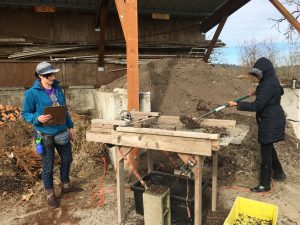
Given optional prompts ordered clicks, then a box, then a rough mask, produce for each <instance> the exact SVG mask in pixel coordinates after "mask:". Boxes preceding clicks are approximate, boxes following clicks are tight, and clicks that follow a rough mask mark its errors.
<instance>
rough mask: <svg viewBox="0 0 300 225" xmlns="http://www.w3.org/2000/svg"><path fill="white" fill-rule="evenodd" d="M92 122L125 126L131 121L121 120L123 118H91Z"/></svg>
mask: <svg viewBox="0 0 300 225" xmlns="http://www.w3.org/2000/svg"><path fill="white" fill-rule="evenodd" d="M91 123H92V124H110V125H118V126H127V125H129V124H130V123H131V122H130V121H123V120H105V119H93V120H91Z"/></svg>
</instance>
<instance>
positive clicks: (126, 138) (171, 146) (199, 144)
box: [111, 131, 212, 156]
mask: <svg viewBox="0 0 300 225" xmlns="http://www.w3.org/2000/svg"><path fill="white" fill-rule="evenodd" d="M111 134H112V144H115V145H123V146H130V147H137V148H146V149H152V150H165V151H171V152H179V153H188V154H195V155H207V156H210V155H211V151H212V147H211V145H212V143H211V142H212V141H211V140H208V139H199V138H187V137H173V136H165V135H153V134H137V133H128V132H120V131H112V132H111Z"/></svg>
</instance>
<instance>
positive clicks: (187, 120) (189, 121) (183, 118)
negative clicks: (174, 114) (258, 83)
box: [179, 92, 255, 127]
mask: <svg viewBox="0 0 300 225" xmlns="http://www.w3.org/2000/svg"><path fill="white" fill-rule="evenodd" d="M253 95H255V92H253V93H251V94H248V95H245V96H242V97H240V98H238V99H235V100H234V101H233V102H240V101H242V100H244V99H246V98H249V97H251V96H253ZM228 106H229V103H226V104H223V105H221V106H218V107H216V108H214V109H212V110H210V111H209V112H207V113H205V114H203V115H201V116H199V117H196V118H193V117H191V116H189V115H187V114H181V115H180V117H179V119H180V122H182V123H183V124H186V125H188V126H191V127H195V126H196V127H199V124H198V122H199V120H201V119H203V118H204V117H207V116H209V115H211V114H214V113H216V112H218V111H220V110H222V109H225V108H227V107H228Z"/></svg>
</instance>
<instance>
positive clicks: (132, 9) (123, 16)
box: [115, 0, 140, 167]
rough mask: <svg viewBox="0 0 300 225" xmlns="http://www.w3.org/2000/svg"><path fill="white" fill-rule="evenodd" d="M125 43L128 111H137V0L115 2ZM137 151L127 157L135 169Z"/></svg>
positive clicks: (117, 0) (135, 149)
mask: <svg viewBox="0 0 300 225" xmlns="http://www.w3.org/2000/svg"><path fill="white" fill-rule="evenodd" d="M115 3H116V6H117V10H118V14H119V18H120V22H121V25H122V29H123V33H124V36H125V41H126V60H127V93H128V107H127V108H128V111H131V110H133V109H135V110H137V111H139V108H140V106H139V77H138V74H139V67H138V13H137V0H126V2H124V0H115ZM138 154H139V149H137V148H134V149H133V150H132V151H131V153H130V154H129V155H128V159H127V160H129V161H130V163H131V164H132V165H133V166H134V167H137V165H138V164H137V162H136V160H135V159H136V158H137V156H138Z"/></svg>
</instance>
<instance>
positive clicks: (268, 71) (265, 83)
mask: <svg viewBox="0 0 300 225" xmlns="http://www.w3.org/2000/svg"><path fill="white" fill-rule="evenodd" d="M249 73H250V74H251V75H253V76H254V77H255V78H256V79H257V80H259V84H258V86H257V88H256V99H255V101H254V102H228V103H229V104H230V106H231V107H233V106H236V107H237V109H238V110H241V111H250V112H256V122H257V125H258V142H259V143H260V144H261V159H262V162H261V179H260V184H259V185H258V186H257V187H254V188H250V190H251V191H252V192H266V191H269V190H270V189H271V177H272V178H273V180H276V181H282V180H285V179H286V175H285V173H284V171H283V169H282V166H281V163H280V161H279V159H278V156H277V153H276V150H275V148H274V145H273V144H274V143H276V142H279V141H283V140H284V138H285V123H286V121H285V114H284V111H283V109H282V107H281V105H280V100H281V95H283V94H284V91H283V88H282V87H281V85H280V83H279V80H278V78H277V77H276V74H275V70H274V67H273V64H272V63H271V62H270V60H268V59H266V58H264V57H262V58H260V59H258V60H257V61H256V63H255V64H254V66H253V68H252V69H251V70H250V72H249ZM272 172H273V174H272Z"/></svg>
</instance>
